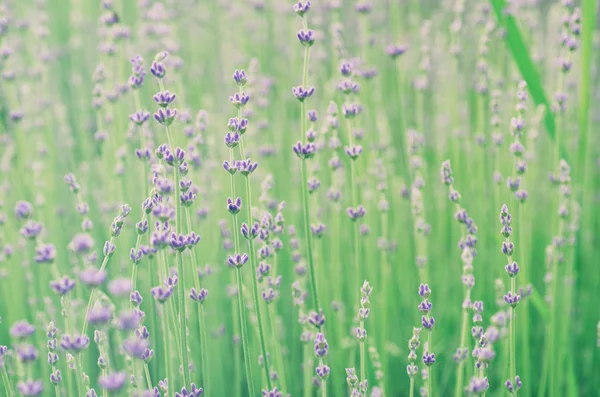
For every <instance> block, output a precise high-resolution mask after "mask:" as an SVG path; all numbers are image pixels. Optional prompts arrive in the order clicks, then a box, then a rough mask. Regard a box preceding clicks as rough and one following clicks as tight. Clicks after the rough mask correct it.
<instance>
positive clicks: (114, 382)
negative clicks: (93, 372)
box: [98, 372, 127, 392]
mask: <svg viewBox="0 0 600 397" xmlns="http://www.w3.org/2000/svg"><path fill="white" fill-rule="evenodd" d="M126 380H127V373H126V372H114V373H112V374H108V375H102V376H100V377H99V378H98V384H99V385H100V386H102V388H103V389H106V390H108V391H110V392H117V391H119V390H121V389H122V388H123V386H124V385H125V381H126Z"/></svg>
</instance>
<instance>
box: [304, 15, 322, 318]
mask: <svg viewBox="0 0 600 397" xmlns="http://www.w3.org/2000/svg"><path fill="white" fill-rule="evenodd" d="M302 26H303V28H304V29H308V21H307V19H306V15H304V16H303V17H302ZM309 61H310V47H308V46H306V47H304V62H303V64H302V86H303V87H304V88H307V85H308V65H309ZM300 137H301V140H302V142H305V141H306V105H305V104H304V102H300ZM300 171H301V175H302V180H301V181H300V184H301V186H302V204H303V209H304V236H305V238H306V248H307V256H308V272H309V275H310V289H311V295H312V297H313V300H314V304H315V311H316V312H319V310H320V309H321V304H320V302H319V295H318V293H317V280H316V277H315V269H314V267H315V265H314V258H313V247H312V234H311V231H310V207H309V200H308V188H307V186H306V184H307V183H308V176H307V172H306V160H302V161H301V163H300Z"/></svg>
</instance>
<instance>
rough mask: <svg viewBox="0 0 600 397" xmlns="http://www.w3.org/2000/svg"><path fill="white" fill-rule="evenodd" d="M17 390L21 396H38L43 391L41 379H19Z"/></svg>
mask: <svg viewBox="0 0 600 397" xmlns="http://www.w3.org/2000/svg"><path fill="white" fill-rule="evenodd" d="M17 390H19V393H21V395H22V396H39V395H41V394H42V392H43V391H44V383H43V382H42V381H41V380H27V381H20V382H19V383H17Z"/></svg>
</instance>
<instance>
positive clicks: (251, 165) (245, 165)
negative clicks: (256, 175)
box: [236, 158, 258, 176]
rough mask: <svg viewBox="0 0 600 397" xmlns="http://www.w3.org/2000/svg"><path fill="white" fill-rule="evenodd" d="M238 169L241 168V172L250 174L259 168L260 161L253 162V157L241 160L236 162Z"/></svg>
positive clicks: (246, 174) (245, 174)
mask: <svg viewBox="0 0 600 397" xmlns="http://www.w3.org/2000/svg"><path fill="white" fill-rule="evenodd" d="M236 166H237V169H238V170H240V173H241V174H242V175H244V176H248V175H250V174H251V173H253V172H254V171H256V169H257V168H258V162H256V161H255V162H252V160H251V159H249V158H248V159H246V160H239V161H238V162H237V163H236Z"/></svg>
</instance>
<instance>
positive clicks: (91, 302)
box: [81, 236, 115, 335]
mask: <svg viewBox="0 0 600 397" xmlns="http://www.w3.org/2000/svg"><path fill="white" fill-rule="evenodd" d="M114 240H115V238H114V236H111V237H110V241H109V245H112V244H113V242H114ZM109 260H110V255H105V256H104V259H103V260H102V265H101V266H100V270H98V272H102V271H104V269H105V268H106V266H107V265H108V261H109ZM96 290H97V288H95V287H94V288H92V291H91V292H90V299H89V300H88V304H87V308H86V309H85V316H84V319H83V327H82V328H81V335H85V333H86V332H87V326H88V320H87V316H88V313H89V312H90V309H91V308H92V304H93V303H94V298H95V294H96Z"/></svg>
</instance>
